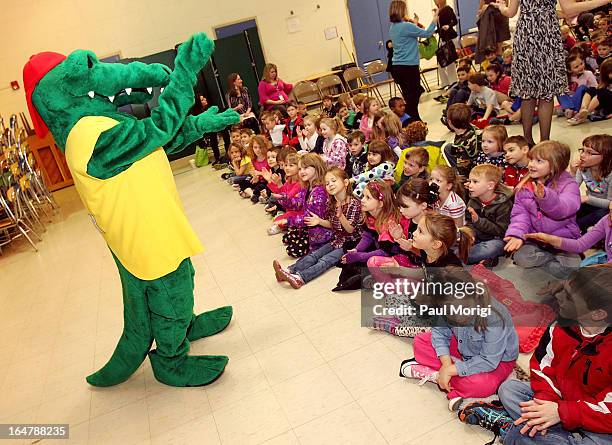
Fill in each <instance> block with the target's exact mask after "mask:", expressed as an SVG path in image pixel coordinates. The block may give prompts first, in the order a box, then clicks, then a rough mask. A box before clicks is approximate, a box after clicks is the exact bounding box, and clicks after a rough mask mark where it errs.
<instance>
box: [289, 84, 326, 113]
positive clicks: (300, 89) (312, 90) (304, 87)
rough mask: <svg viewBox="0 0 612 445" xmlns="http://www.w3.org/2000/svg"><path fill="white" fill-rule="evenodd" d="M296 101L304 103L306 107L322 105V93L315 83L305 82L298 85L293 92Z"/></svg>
mask: <svg viewBox="0 0 612 445" xmlns="http://www.w3.org/2000/svg"><path fill="white" fill-rule="evenodd" d="M291 93H292V94H293V97H295V100H296V101H299V102H304V103H305V104H306V107H309V106H314V105H321V102H322V100H321V91H319V88H318V87H317V85H316V84H315V83H314V82H311V81H309V80H303V81H301V82H298V83H296V84H295V85H294V86H293V90H292V91H291Z"/></svg>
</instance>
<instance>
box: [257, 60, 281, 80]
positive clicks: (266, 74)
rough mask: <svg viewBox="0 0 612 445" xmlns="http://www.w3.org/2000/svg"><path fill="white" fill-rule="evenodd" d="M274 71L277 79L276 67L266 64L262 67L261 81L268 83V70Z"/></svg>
mask: <svg viewBox="0 0 612 445" xmlns="http://www.w3.org/2000/svg"><path fill="white" fill-rule="evenodd" d="M271 69H274V71H276V78H277V79H278V68H277V67H276V65H274V64H273V63H266V65H265V66H264V69H263V74H262V76H261V77H263V80H265V81H266V82H268V83H270V81H271V79H270V70H271Z"/></svg>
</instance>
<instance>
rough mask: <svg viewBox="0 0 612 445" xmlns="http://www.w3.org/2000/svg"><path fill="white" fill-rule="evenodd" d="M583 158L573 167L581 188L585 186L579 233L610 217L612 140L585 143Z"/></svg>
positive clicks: (593, 138)
mask: <svg viewBox="0 0 612 445" xmlns="http://www.w3.org/2000/svg"><path fill="white" fill-rule="evenodd" d="M578 151H579V152H580V158H579V160H578V161H577V162H573V163H572V165H571V166H570V172H571V173H572V174H573V175H574V176H575V178H576V182H577V183H578V185H580V184H582V183H583V182H584V184H585V186H586V194H584V195H582V197H581V201H582V204H581V205H580V210H578V214H577V215H576V222H577V223H578V227H580V231H581V232H582V233H586V231H587V229H588V228H589V227H591V226H592V225H594V224H596V223H597V221H599V220H600V219H601V218H602V217H603V216H604V215H606V214H607V213H608V207H609V206H610V200H611V199H612V136H610V135H609V134H597V135H593V136H589V137H587V138H586V139H584V140H583V141H582V148H580V149H579V150H578Z"/></svg>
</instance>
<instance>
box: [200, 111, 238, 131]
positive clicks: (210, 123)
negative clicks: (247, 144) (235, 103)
mask: <svg viewBox="0 0 612 445" xmlns="http://www.w3.org/2000/svg"><path fill="white" fill-rule="evenodd" d="M218 111H219V108H218V107H216V106H213V107H210V108H209V109H208V110H206V111H205V112H204V113H202V114H200V115H198V116H197V117H196V119H197V123H196V128H197V130H198V132H199V133H200V134H204V133H214V132H216V131H221V130H223V129H224V128H225V127H227V126H228V125H232V124H237V123H238V122H240V115H239V114H238V113H237V112H236V111H234V110H232V109H231V108H230V109H228V110H225V111H224V112H223V113H219V112H218Z"/></svg>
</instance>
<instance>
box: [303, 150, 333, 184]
mask: <svg viewBox="0 0 612 445" xmlns="http://www.w3.org/2000/svg"><path fill="white" fill-rule="evenodd" d="M299 165H300V166H301V167H303V168H306V167H313V168H314V169H315V177H314V178H313V179H312V185H313V186H315V185H323V184H324V183H325V173H326V172H327V166H326V165H325V162H323V159H321V156H319V155H318V154H316V153H307V154H305V155H304V156H302V157H301V158H300V164H299ZM300 181H301V179H300ZM301 182H302V187H304V188H306V189H308V188H309V187H310V184H308V183H305V182H303V181H301Z"/></svg>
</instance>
